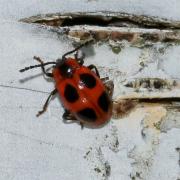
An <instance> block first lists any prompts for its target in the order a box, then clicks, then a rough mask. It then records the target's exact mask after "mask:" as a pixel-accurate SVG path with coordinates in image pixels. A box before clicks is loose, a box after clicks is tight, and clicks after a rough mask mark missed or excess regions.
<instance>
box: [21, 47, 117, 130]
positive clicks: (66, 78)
mask: <svg viewBox="0 0 180 180" xmlns="http://www.w3.org/2000/svg"><path fill="white" fill-rule="evenodd" d="M84 45H85V44H83V45H81V46H79V47H77V48H75V49H74V50H72V51H69V52H67V53H66V54H64V55H63V56H62V59H57V61H56V62H46V63H44V62H43V61H42V60H41V59H40V58H39V57H34V59H35V60H37V61H38V62H39V63H40V64H38V65H34V66H29V67H25V68H24V69H21V70H20V72H24V71H26V70H29V69H32V68H37V67H41V69H42V71H43V73H44V74H45V75H46V76H47V77H51V78H53V79H54V80H55V89H54V90H53V91H52V92H51V93H50V95H49V96H48V98H47V100H46V102H45V104H44V106H43V109H42V110H41V111H39V112H38V114H37V116H39V115H41V114H42V113H44V112H45V111H46V109H47V106H48V103H49V100H50V99H51V97H52V96H53V95H55V94H56V93H58V94H59V96H60V100H61V102H62V105H63V107H64V109H65V113H64V114H63V119H64V121H65V122H67V120H72V121H73V120H77V121H78V122H80V124H81V125H84V124H85V125H91V126H95V127H97V126H100V125H103V124H105V123H106V122H107V121H108V120H109V119H110V118H111V114H112V100H111V98H112V91H113V87H114V86H113V82H112V81H107V79H108V78H102V79H100V75H99V72H98V70H97V68H96V66H94V65H89V66H84V65H83V64H84V61H83V58H78V54H77V51H78V50H79V49H80V48H81V47H83V46H84ZM74 52H76V54H75V58H69V57H68V58H67V57H66V56H67V55H69V54H71V53H74ZM50 64H53V70H52V73H49V72H47V70H45V68H44V67H45V66H47V65H50Z"/></svg>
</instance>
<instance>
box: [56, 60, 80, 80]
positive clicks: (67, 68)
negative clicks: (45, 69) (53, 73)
mask: <svg viewBox="0 0 180 180" xmlns="http://www.w3.org/2000/svg"><path fill="white" fill-rule="evenodd" d="M79 67H80V65H79V64H78V62H77V61H76V59H72V58H68V59H66V60H64V61H60V62H58V63H57V65H56V68H58V69H59V72H60V74H61V76H62V77H64V78H72V76H73V74H74V72H75V70H76V69H77V68H79Z"/></svg>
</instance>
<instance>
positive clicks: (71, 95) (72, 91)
mask: <svg viewBox="0 0 180 180" xmlns="http://www.w3.org/2000/svg"><path fill="white" fill-rule="evenodd" d="M64 97H65V98H66V100H67V101H68V102H71V103H73V102H75V101H77V100H78V99H79V95H78V92H77V90H76V88H75V87H73V86H72V85H70V84H67V85H66V87H65V90H64Z"/></svg>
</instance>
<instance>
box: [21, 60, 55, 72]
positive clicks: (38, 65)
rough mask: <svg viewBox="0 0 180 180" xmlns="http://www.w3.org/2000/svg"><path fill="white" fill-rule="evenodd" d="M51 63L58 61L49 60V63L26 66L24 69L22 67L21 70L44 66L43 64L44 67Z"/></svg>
mask: <svg viewBox="0 0 180 180" xmlns="http://www.w3.org/2000/svg"><path fill="white" fill-rule="evenodd" d="M49 64H56V62H47V63H43V64H37V65H33V66H29V67H25V68H23V69H20V70H19V72H24V71H27V70H29V69H33V68H37V67H42V66H43V67H44V66H46V65H49Z"/></svg>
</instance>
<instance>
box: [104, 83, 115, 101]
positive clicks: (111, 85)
mask: <svg viewBox="0 0 180 180" xmlns="http://www.w3.org/2000/svg"><path fill="white" fill-rule="evenodd" d="M104 86H105V88H106V92H107V93H108V95H109V96H110V97H111V98H112V96H113V91H114V83H113V81H111V80H109V81H106V82H104Z"/></svg>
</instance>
